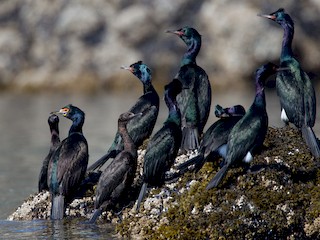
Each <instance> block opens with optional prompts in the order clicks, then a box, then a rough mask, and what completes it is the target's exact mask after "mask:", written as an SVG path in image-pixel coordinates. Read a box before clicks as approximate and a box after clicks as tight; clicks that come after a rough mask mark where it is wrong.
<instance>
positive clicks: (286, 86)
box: [259, 8, 320, 158]
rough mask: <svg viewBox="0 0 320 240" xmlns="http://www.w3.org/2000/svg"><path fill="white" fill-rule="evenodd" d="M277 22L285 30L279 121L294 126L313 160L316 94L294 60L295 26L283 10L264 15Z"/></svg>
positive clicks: (318, 153)
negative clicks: (299, 131)
mask: <svg viewBox="0 0 320 240" xmlns="http://www.w3.org/2000/svg"><path fill="white" fill-rule="evenodd" d="M259 16H261V17H265V18H268V19H271V20H273V21H275V22H276V23H278V24H279V25H280V26H281V27H282V28H283V30H284V35H283V39H282V49H281V55H280V67H281V68H286V69H287V70H286V71H279V72H278V73H277V78H276V88H277V93H278V96H279V98H280V104H281V119H282V120H283V121H284V122H285V123H286V124H288V123H289V122H290V123H293V124H294V125H295V126H296V127H297V128H299V129H300V130H301V132H302V136H303V138H304V140H305V142H306V144H307V146H308V147H309V148H310V151H311V153H312V154H313V156H314V157H315V158H319V157H320V149H319V146H318V141H317V138H316V136H315V134H314V132H313V129H312V127H313V126H314V124H315V119H316V95H315V91H314V87H313V85H312V82H311V81H310V78H309V76H308V75H307V74H306V73H305V72H304V71H303V70H302V68H301V66H300V63H299V62H298V60H297V59H296V58H295V57H294V55H293V51H292V41H293V35H294V23H293V21H292V19H291V17H290V15H289V14H288V13H286V12H285V10H284V9H283V8H280V9H278V10H277V11H275V12H273V13H271V14H268V15H263V14H259Z"/></svg>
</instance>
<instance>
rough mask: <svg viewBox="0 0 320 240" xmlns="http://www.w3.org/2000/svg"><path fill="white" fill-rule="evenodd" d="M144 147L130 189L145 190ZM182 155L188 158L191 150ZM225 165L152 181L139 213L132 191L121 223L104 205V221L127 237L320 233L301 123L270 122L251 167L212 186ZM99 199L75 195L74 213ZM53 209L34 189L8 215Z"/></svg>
mask: <svg viewBox="0 0 320 240" xmlns="http://www.w3.org/2000/svg"><path fill="white" fill-rule="evenodd" d="M144 152H145V150H139V158H138V166H139V167H138V169H137V173H136V178H135V181H134V185H133V187H132V191H130V194H128V196H130V195H131V194H132V193H135V194H136V195H135V194H133V196H136V197H137V194H138V192H139V190H140V186H141V180H140V176H141V175H140V173H141V167H142V161H143V154H144ZM189 157H190V156H189ZM178 159H179V161H182V160H181V159H184V161H186V160H188V156H187V155H180V156H178V157H177V159H176V160H178ZM182 162H183V161H182ZM173 168H175V166H173ZM218 170H219V162H216V163H214V164H212V163H206V164H205V165H204V167H203V168H202V169H201V170H200V171H199V172H197V173H192V172H187V173H185V174H184V175H183V176H181V177H180V178H178V179H176V181H172V182H170V183H168V184H165V185H164V186H163V187H162V188H158V189H150V191H148V193H147V196H146V197H145V199H144V200H143V202H142V205H141V208H140V211H139V212H138V213H137V212H136V211H135V199H136V198H134V197H133V198H132V199H129V204H126V205H125V206H126V207H125V208H123V210H122V219H123V221H122V222H121V223H119V221H118V217H117V216H116V215H115V214H114V213H112V212H104V213H103V214H102V216H101V217H100V218H99V219H98V222H97V224H101V223H105V222H111V223H114V224H115V225H116V230H117V232H118V234H119V236H120V237H123V238H132V239H159V238H161V239H220V238H225V239H229V238H232V237H234V236H237V238H239V239H262V238H263V239H265V238H268V239H319V237H320V224H319V223H320V220H319V219H320V217H319V216H320V204H319V199H320V186H319V182H320V171H319V169H318V162H317V161H316V160H315V159H314V158H313V157H312V155H311V154H310V152H309V150H308V149H307V147H306V146H305V144H304V141H303V139H302V137H301V135H300V133H299V132H298V131H297V130H296V129H292V128H289V127H286V128H280V129H274V128H269V131H268V134H267V137H266V140H265V142H264V147H263V149H262V151H261V153H259V154H258V155H256V156H255V158H254V161H253V162H252V163H251V168H250V171H244V169H243V168H241V167H236V168H232V169H230V170H229V171H228V173H227V175H226V177H225V179H224V180H223V181H222V183H221V184H220V185H219V187H218V188H216V189H211V190H209V191H206V190H205V187H206V185H207V184H208V182H209V181H210V180H211V178H212V177H213V176H214V175H215V173H216V172H217V171H218ZM171 171H174V169H171V170H170V172H171ZM93 199H94V197H93V192H90V193H89V192H88V193H87V194H86V197H84V198H82V199H76V200H74V201H73V202H72V203H71V204H70V205H68V206H67V210H66V214H67V216H68V217H69V218H74V217H81V218H85V219H89V218H90V217H91V214H92V211H93ZM49 212H50V201H49V194H48V192H43V193H40V194H35V195H32V196H31V197H30V198H29V199H27V200H26V201H25V203H23V204H22V206H20V207H19V208H18V209H17V211H16V212H15V213H13V214H12V215H11V216H9V217H8V219H10V220H31V219H46V218H48V217H49Z"/></svg>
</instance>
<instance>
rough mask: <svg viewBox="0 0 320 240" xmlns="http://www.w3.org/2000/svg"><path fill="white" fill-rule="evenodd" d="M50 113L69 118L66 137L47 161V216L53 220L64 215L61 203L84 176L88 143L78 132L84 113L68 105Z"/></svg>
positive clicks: (70, 194)
mask: <svg viewBox="0 0 320 240" xmlns="http://www.w3.org/2000/svg"><path fill="white" fill-rule="evenodd" d="M53 113H55V114H56V113H59V114H62V116H64V117H66V118H68V119H70V120H71V121H72V125H71V127H70V130H69V135H68V137H66V138H65V139H64V140H63V141H62V142H61V144H60V145H59V146H58V148H57V149H56V150H55V151H54V153H53V154H52V157H51V159H50V161H49V167H48V186H49V191H50V193H51V203H52V207H51V219H53V220H55V219H62V218H63V217H64V212H65V207H66V206H65V204H66V203H67V202H69V201H71V200H72V198H73V197H74V194H75V193H76V191H77V190H78V187H79V185H80V183H81V181H82V180H83V179H84V177H85V173H86V170H87V165H88V158H89V154H88V143H87V140H86V139H85V137H84V136H83V133H82V126H83V124H84V119H85V114H84V112H83V111H82V110H80V109H79V108H77V107H75V106H73V105H71V104H70V105H67V106H65V107H63V108H61V109H60V110H59V111H56V112H53Z"/></svg>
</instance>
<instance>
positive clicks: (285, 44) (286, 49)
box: [280, 23, 294, 60]
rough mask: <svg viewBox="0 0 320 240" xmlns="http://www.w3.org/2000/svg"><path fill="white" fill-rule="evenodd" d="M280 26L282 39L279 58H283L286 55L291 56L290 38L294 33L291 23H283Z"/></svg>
mask: <svg viewBox="0 0 320 240" xmlns="http://www.w3.org/2000/svg"><path fill="white" fill-rule="evenodd" d="M281 26H282V28H283V30H284V34H283V39H282V50H281V57H280V60H285V59H286V58H288V57H292V56H293V53H292V40H293V34H294V27H293V25H291V24H288V23H283V24H282V25H281Z"/></svg>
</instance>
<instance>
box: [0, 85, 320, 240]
mask: <svg viewBox="0 0 320 240" xmlns="http://www.w3.org/2000/svg"><path fill="white" fill-rule="evenodd" d="M251 90H253V89H251ZM138 97H139V93H127V94H125V95H119V94H110V93H99V94H95V95H83V94H71V95H70V94H56V93H46V94H44V93H42V94H38V93H37V94H21V93H20V94H13V93H0V133H1V136H0V141H1V142H0V153H1V160H0V192H1V194H0V202H1V204H0V236H1V239H10V238H13V236H14V238H17V239H30V238H33V239H47V237H48V236H53V237H54V238H62V239H100V238H106V235H108V234H109V235H108V236H109V237H107V238H108V239H110V238H112V236H111V235H110V234H111V233H112V231H113V229H114V227H113V226H111V225H108V224H107V225H105V226H90V225H83V224H79V221H78V220H77V219H75V220H74V221H72V222H63V223H53V222H51V221H44V220H41V221H40V220H39V221H19V222H16V221H12V222H10V221H6V220H5V219H6V218H7V217H8V215H9V214H11V213H12V212H13V211H14V210H15V209H16V208H17V207H18V206H19V205H21V203H22V202H23V200H24V199H26V198H27V197H28V196H29V195H30V194H31V193H35V192H37V181H38V175H39V171H40V168H41V164H42V160H43V158H44V157H45V156H46V154H47V153H48V146H49V141H50V133H49V128H48V124H47V119H48V116H49V113H50V112H51V111H54V110H58V109H59V108H60V107H63V106H65V105H67V104H69V103H72V104H74V105H76V106H78V107H80V108H81V109H82V110H84V112H85V113H86V121H85V125H84V129H83V131H84V135H85V136H86V138H87V140H88V144H89V154H90V163H93V162H94V161H95V160H96V159H98V158H99V157H101V156H102V155H103V154H104V153H105V151H106V149H107V147H108V146H109V145H110V144H111V142H112V140H113V136H114V134H115V131H116V127H117V118H118V116H119V115H120V114H121V113H122V112H124V111H126V110H127V109H129V107H130V106H132V104H133V103H134V102H135V101H136V99H137V98H138ZM253 97H254V93H253V92H252V91H243V90H239V89H237V87H236V86H234V87H231V86H230V92H226V91H223V92H222V93H219V92H217V91H214V95H213V103H212V109H213V108H214V105H215V104H217V103H219V104H221V105H223V106H231V105H235V104H242V105H243V106H244V107H245V108H246V109H247V108H248V107H249V106H250V105H251V103H252V100H253ZM160 104H161V108H160V114H159V118H158V121H157V125H156V127H155V130H158V129H159V128H160V127H161V125H162V123H163V121H164V119H165V118H166V117H167V109H166V107H165V104H164V102H163V97H162V96H161V103H160ZM267 106H268V109H267V110H268V114H269V125H270V126H282V123H281V122H280V119H279V116H280V111H279V101H278V98H277V96H276V94H275V92H274V91H268V92H267ZM211 112H212V113H211V115H210V118H209V120H208V124H207V126H206V128H205V129H207V128H208V127H209V126H210V125H211V124H212V123H213V122H214V121H215V120H216V118H215V117H214V116H213V111H211ZM319 112H320V110H319V109H318V113H319ZM70 124H71V122H70V120H68V119H65V118H63V117H61V118H60V133H61V138H62V139H63V138H64V137H66V135H67V132H68V129H69V127H70ZM315 132H316V134H317V135H320V131H319V124H316V126H315Z"/></svg>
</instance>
